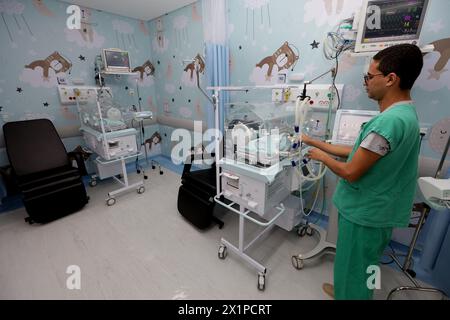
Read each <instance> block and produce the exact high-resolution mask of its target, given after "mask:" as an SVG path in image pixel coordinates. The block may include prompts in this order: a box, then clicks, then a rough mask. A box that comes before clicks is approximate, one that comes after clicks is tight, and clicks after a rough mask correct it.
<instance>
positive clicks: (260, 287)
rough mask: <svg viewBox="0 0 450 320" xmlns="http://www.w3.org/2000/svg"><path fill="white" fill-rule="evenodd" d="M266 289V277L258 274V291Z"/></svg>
mask: <svg viewBox="0 0 450 320" xmlns="http://www.w3.org/2000/svg"><path fill="white" fill-rule="evenodd" d="M265 289H266V275H265V274H263V273H260V274H258V290H259V291H264V290H265Z"/></svg>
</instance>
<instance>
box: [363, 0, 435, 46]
mask: <svg viewBox="0 0 450 320" xmlns="http://www.w3.org/2000/svg"><path fill="white" fill-rule="evenodd" d="M428 2H429V0H364V3H363V7H362V11H361V15H360V17H361V20H360V22H359V26H358V35H357V38H356V45H355V52H378V51H380V50H383V49H385V48H387V47H390V46H393V45H397V44H403V43H410V44H415V45H419V40H420V34H421V31H422V27H423V23H424V20H425V14H426V11H427V8H428Z"/></svg>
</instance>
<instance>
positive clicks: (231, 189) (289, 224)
mask: <svg viewBox="0 0 450 320" xmlns="http://www.w3.org/2000/svg"><path fill="white" fill-rule="evenodd" d="M221 168H222V169H223V171H222V192H223V196H224V197H225V198H226V199H227V200H230V201H232V202H234V203H236V204H238V205H239V206H242V207H245V208H247V209H249V210H251V211H252V212H255V213H257V214H258V215H260V216H261V218H262V219H264V220H266V221H270V220H271V219H273V218H274V217H275V216H276V213H277V212H278V210H277V209H276V207H277V206H278V205H279V204H280V203H283V204H284V205H285V208H286V211H285V213H284V214H283V215H282V216H281V217H279V218H278V219H277V220H276V221H275V225H277V226H279V227H281V228H283V229H285V230H287V231H291V230H292V229H293V228H294V227H295V226H296V225H298V224H299V223H300V221H301V218H302V215H301V214H300V200H299V199H298V198H297V197H294V196H292V195H291V186H292V178H293V177H294V176H295V172H294V171H293V170H294V169H293V168H292V166H290V165H288V166H285V167H284V168H283V167H282V166H281V164H277V165H274V166H272V167H270V168H261V169H260V168H255V167H252V166H248V165H246V164H239V163H233V162H232V161H230V160H224V161H222V162H221ZM288 203H289V206H287V204H288ZM288 208H290V209H288Z"/></svg>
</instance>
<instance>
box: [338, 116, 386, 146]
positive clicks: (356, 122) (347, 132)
mask: <svg viewBox="0 0 450 320" xmlns="http://www.w3.org/2000/svg"><path fill="white" fill-rule="evenodd" d="M378 114H379V112H378V111H363V110H339V111H338V112H337V114H336V121H335V124H334V131H333V139H332V141H333V143H334V144H340V145H354V144H355V142H356V139H358V137H359V134H360V132H361V128H362V126H363V125H364V124H365V123H367V122H369V121H370V120H372V119H373V117H375V116H377V115H378Z"/></svg>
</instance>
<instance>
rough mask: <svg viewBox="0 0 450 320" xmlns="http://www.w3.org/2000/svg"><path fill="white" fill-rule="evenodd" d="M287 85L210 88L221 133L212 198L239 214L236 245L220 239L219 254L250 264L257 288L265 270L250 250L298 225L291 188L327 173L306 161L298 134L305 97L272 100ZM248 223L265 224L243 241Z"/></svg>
mask: <svg viewBox="0 0 450 320" xmlns="http://www.w3.org/2000/svg"><path fill="white" fill-rule="evenodd" d="M288 87H289V86H281V87H279V86H277V87H239V88H210V89H211V90H214V92H215V93H214V102H215V117H216V118H215V122H216V128H217V129H223V136H224V143H223V145H224V148H223V149H222V150H221V149H220V141H219V140H220V139H217V140H216V150H219V151H220V152H216V163H217V164H218V165H217V166H216V168H217V169H216V170H217V172H216V174H217V196H216V197H215V201H216V202H217V203H219V204H220V205H222V206H224V207H225V208H227V209H229V210H230V211H232V212H234V213H236V214H238V215H239V240H238V245H237V246H235V245H233V244H232V243H231V242H230V241H228V240H226V239H222V240H221V245H220V248H219V252H218V257H219V258H220V259H225V258H226V256H227V252H228V251H231V252H233V253H234V254H236V255H238V256H239V257H240V258H242V259H243V260H244V261H246V262H247V263H249V264H250V265H252V266H253V267H254V268H255V269H256V270H257V271H258V281H257V287H258V289H259V290H261V291H262V290H264V289H265V287H266V274H267V268H266V267H265V266H263V265H262V264H261V263H259V262H258V261H256V260H254V259H253V258H252V257H250V256H249V255H248V254H247V252H248V250H249V249H250V248H251V247H252V246H254V245H255V244H256V242H257V241H259V240H261V238H262V237H263V236H264V235H266V234H267V233H269V232H270V231H271V230H272V228H274V227H275V226H278V227H280V228H282V229H284V230H286V231H292V230H293V229H294V228H295V227H296V226H297V225H299V224H300V222H301V220H302V218H303V212H304V208H303V207H304V204H303V199H302V198H301V194H300V199H299V198H298V197H296V196H295V195H294V194H293V192H295V191H298V190H299V189H300V190H301V186H302V185H303V184H304V183H307V182H308V181H318V180H320V179H321V178H322V177H323V175H324V174H325V168H324V167H323V166H315V165H314V164H313V163H311V162H308V161H307V159H304V153H305V150H302V143H301V141H300V132H301V130H302V127H303V126H304V125H305V124H306V123H308V120H309V119H310V115H311V113H310V110H309V104H308V100H306V101H302V100H300V99H297V101H295V100H294V102H292V101H287V102H272V91H273V90H274V89H279V88H288ZM295 88H297V89H298V87H295ZM222 125H223V128H222ZM305 172H307V173H305ZM246 221H250V222H252V223H254V224H256V225H258V226H260V227H262V228H264V229H263V231H262V232H261V233H259V234H258V235H257V236H256V237H255V238H254V239H252V240H251V241H249V243H246V242H245V239H244V236H245V222H246Z"/></svg>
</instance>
